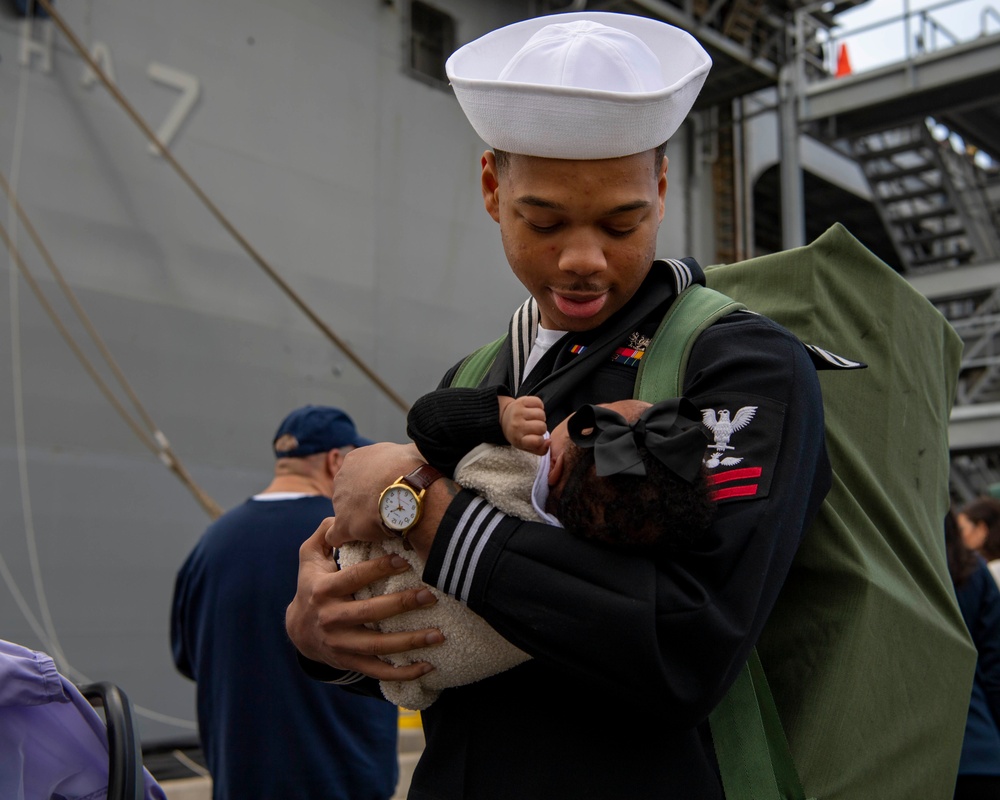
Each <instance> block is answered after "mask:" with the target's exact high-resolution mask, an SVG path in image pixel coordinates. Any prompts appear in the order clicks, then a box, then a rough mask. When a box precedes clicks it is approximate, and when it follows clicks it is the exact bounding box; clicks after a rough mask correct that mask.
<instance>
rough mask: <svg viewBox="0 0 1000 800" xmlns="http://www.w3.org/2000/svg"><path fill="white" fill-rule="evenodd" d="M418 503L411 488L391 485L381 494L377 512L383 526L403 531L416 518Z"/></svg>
mask: <svg viewBox="0 0 1000 800" xmlns="http://www.w3.org/2000/svg"><path fill="white" fill-rule="evenodd" d="M419 509H420V505H419V503H418V502H417V496H416V495H415V494H414V493H413V490H412V489H409V488H407V487H406V486H391V487H389V488H388V489H386V491H385V494H383V495H382V501H381V503H380V504H379V514H381V515H382V521H383V522H384V523H385V526H386V527H387V528H389V529H390V530H394V531H405V530H406V529H407V528H409V527H410V526H411V525H412V524H413V523H414V522H415V521H416V519H417V511H419Z"/></svg>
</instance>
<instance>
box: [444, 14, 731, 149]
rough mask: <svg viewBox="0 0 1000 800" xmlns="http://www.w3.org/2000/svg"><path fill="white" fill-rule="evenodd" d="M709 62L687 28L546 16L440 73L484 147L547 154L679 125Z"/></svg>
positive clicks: (472, 47) (641, 145) (619, 18)
mask: <svg viewBox="0 0 1000 800" xmlns="http://www.w3.org/2000/svg"><path fill="white" fill-rule="evenodd" d="M711 66H712V59H711V58H710V57H709V55H708V53H706V52H705V50H704V48H703V47H702V46H701V45H700V44H698V42H697V40H696V39H695V38H694V37H693V36H691V34H689V33H687V32H686V31H683V30H681V29H680V28H675V27H674V26H672V25H668V24H666V23H665V22H660V21H658V20H653V19H649V18H647V17H638V16H632V15H630V14H615V13H609V12H597V11H594V12H579V13H570V14H550V15H547V16H542V17H535V18H533V19H528V20H524V21H523V22H517V23H514V24H513V25H507V26H506V27H503V28H499V29H497V30H495V31H491V32H490V33H487V34H486V35H485V36H482V37H480V38H479V39H476V40H475V41H472V42H469V44H467V45H464V46H463V47H461V48H459V49H458V50H456V51H455V52H454V53H453V54H452V55H451V57H450V58H449V59H448V61H447V64H446V65H445V69H446V71H447V74H448V80H449V81H450V82H451V85H452V87H453V88H454V90H455V95H456V97H457V98H458V102H459V104H460V105H461V106H462V110H463V111H464V112H465V115H466V116H467V117H468V118H469V122H471V123H472V127H473V128H475V130H476V133H478V134H479V136H480V137H481V138H482V139H483V141H484V142H486V143H487V144H488V145H489V146H490V147H493V148H496V149H498V150H506V151H508V152H511V153H520V154H522V155H530V156H542V157H546V158H566V159H599V158H617V157H619V156H627V155H632V154H633V153H641V152H643V151H644V150H650V149H652V148H654V147H657V146H658V145H660V144H662V143H663V142H665V141H667V140H668V139H669V138H670V137H671V136H672V135H673V134H674V132H675V131H676V130H677V129H678V128H679V127H680V126H681V123H682V122H683V121H684V118H685V117H686V116H687V114H688V112H689V111H690V110H691V106H692V105H693V104H694V101H695V98H697V96H698V92H700V91H701V87H702V85H703V84H704V83H705V78H706V77H707V75H708V71H709V69H710V68H711Z"/></svg>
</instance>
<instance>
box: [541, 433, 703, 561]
mask: <svg viewBox="0 0 1000 800" xmlns="http://www.w3.org/2000/svg"><path fill="white" fill-rule="evenodd" d="M568 448H569V450H568V451H567V454H566V457H567V462H568V463H567V467H566V468H567V471H568V474H567V477H566V480H565V482H564V483H563V485H562V488H561V489H560V490H559V491H553V492H552V493H551V494H550V495H549V500H548V503H547V508H546V510H547V511H548V512H549V513H550V514H553V515H555V517H556V518H557V519H559V521H560V522H562V524H563V526H564V527H565V528H566V530H567V531H569V532H570V533H574V534H577V535H579V536H582V537H584V538H586V539H593V540H597V541H600V542H604V543H605V544H611V545H616V546H629V547H635V546H641V547H652V546H654V545H655V546H656V547H662V548H666V549H668V550H687V549H690V548H691V547H693V546H695V545H696V544H697V542H698V541H699V539H701V538H702V537H703V535H704V533H705V532H706V531H707V530H708V527H709V526H710V525H711V523H712V519H713V517H714V516H715V503H713V502H712V501H711V500H710V499H709V494H708V487H707V486H706V484H705V480H704V478H705V475H704V467H702V471H701V473H700V474H699V475H698V477H697V478H696V479H695V481H694V482H692V483H688V482H687V481H685V480H684V479H683V478H680V477H678V476H677V475H676V474H675V473H674V472H673V470H671V469H669V468H668V467H666V466H665V465H664V464H662V463H661V462H660V461H659V460H658V459H657V458H655V457H654V456H653V455H652V454H650V452H649V451H648V450H647V449H646V448H645V447H642V446H640V447H639V448H638V449H639V454H640V456H641V457H642V462H643V464H644V465H645V468H646V474H645V475H644V476H634V475H620V474H619V475H608V476H606V477H603V478H602V477H598V475H597V471H596V468H595V465H594V449H593V448H581V447H578V446H577V445H575V444H569V445H568Z"/></svg>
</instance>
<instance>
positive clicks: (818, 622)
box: [636, 224, 976, 800]
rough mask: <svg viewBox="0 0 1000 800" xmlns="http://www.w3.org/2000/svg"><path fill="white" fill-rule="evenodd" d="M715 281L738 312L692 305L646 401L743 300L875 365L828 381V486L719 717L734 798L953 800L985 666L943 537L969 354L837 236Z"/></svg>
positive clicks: (678, 379)
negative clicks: (954, 430) (956, 414)
mask: <svg viewBox="0 0 1000 800" xmlns="http://www.w3.org/2000/svg"><path fill="white" fill-rule="evenodd" d="M705 273H706V282H707V284H708V286H709V287H710V288H711V289H715V290H717V291H718V292H721V293H723V294H724V295H727V296H728V297H723V298H721V299H720V298H718V296H716V302H715V311H713V310H712V305H713V304H712V302H709V303H707V304H705V303H701V304H698V303H692V304H691V306H692V307H694V306H698V305H700V306H701V308H700V310H695V311H692V312H690V313H689V314H686V313H684V312H683V310H682V309H681V308H680V306H681V305H683V304H682V300H684V299H685V298H684V296H683V295H682V297H681V299H679V300H678V301H677V303H675V307H678V309H677V313H672V314H671V315H670V317H668V318H667V319H666V320H665V321H664V324H663V326H661V330H660V332H658V334H657V337H656V340H655V341H654V343H653V344H652V345H651V346H650V348H648V349H647V352H646V354H645V356H644V358H643V365H644V366H643V368H642V371H641V372H640V375H639V382H638V384H637V390H636V396H643V397H644V399H652V398H651V396H650V395H655V396H658V397H663V396H665V394H664V393H665V392H667V393H669V392H671V391H672V392H674V393H676V392H677V388H678V387H679V386H681V385H682V384H683V371H684V365H685V363H686V357H687V353H688V352H690V347H691V344H692V343H693V341H694V339H695V338H696V336H697V332H698V331H697V328H698V326H699V325H705V324H710V321H711V318H714V316H717V315H719V314H722V313H728V312H729V311H731V310H732V308H731V307H726V303H727V301H728V298H730V297H731V298H734V299H736V300H738V301H739V302H740V303H742V304H744V305H745V306H746V307H747V308H749V309H750V310H752V311H756V312H759V313H761V314H764V315H766V316H768V317H770V318H771V319H774V320H775V321H776V322H778V323H779V324H781V325H783V326H784V327H786V328H788V329H789V330H790V331H792V332H793V333H794V334H795V335H796V336H798V337H799V339H801V340H802V341H803V342H806V343H808V344H811V345H816V346H819V347H822V348H823V349H825V350H828V351H832V352H833V353H837V354H840V355H843V356H847V357H848V358H850V359H854V360H857V361H863V362H865V363H866V364H868V368H867V369H865V370H858V371H849V372H840V371H821V372H820V373H819V375H820V384H821V387H822V392H823V406H824V413H825V418H826V433H827V446H828V449H829V453H830V459H831V462H832V466H833V472H834V480H833V488H832V489H831V491H830V493H829V495H828V496H827V498H826V500H825V501H824V503H823V506H822V508H821V510H820V513H819V516H818V518H817V520H816V522H815V523H814V524H813V526H812V527H811V528H810V530H809V531H808V532H807V533H806V536H805V538H804V540H803V543H802V546H801V548H800V550H799V552H798V554H797V556H796V558H795V561H794V563H793V565H792V569H791V572H790V574H789V576H788V579H787V581H786V584H785V586H784V588H783V590H782V593H781V595H780V597H779V600H778V604H777V606H776V608H775V609H774V612H773V613H772V615H771V617H770V619H769V620H768V623H767V625H766V627H765V629H764V632H763V635H762V637H761V640H760V642H759V643H758V646H757V648H756V653H755V656H754V657H753V658H751V664H750V665H749V666H748V669H747V670H744V673H743V674H742V675H741V676H740V679H739V680H738V681H737V683H736V685H734V687H733V690H732V691H731V692H730V693H729V695H728V696H727V697H726V699H725V700H724V701H723V703H722V704H720V708H719V709H717V712H716V713H715V714H713V718H712V727H713V735H714V736H715V738H716V745H717V754H718V757H719V762H720V767H721V769H722V772H723V779H724V784H725V787H726V795H727V798H728V800H741V799H742V798H747V800H749V799H750V798H757V799H758V800H759V799H762V798H768V799H770V798H783V799H786V798H787V799H791V798H796V800H797V799H798V798H801V797H810V798H812V797H815V798H820V800H867V799H868V798H871V800H904V799H905V800H912V798H921V800H945V799H946V798H951V797H952V795H953V792H954V785H955V775H956V772H957V768H958V759H959V753H960V749H961V743H962V737H963V733H964V726H965V717H966V713H967V711H968V700H969V695H970V691H971V685H972V675H973V671H974V669H975V660H976V654H975V649H974V647H973V646H972V644H971V641H970V639H969V636H968V633H967V631H966V629H965V625H964V623H963V621H962V617H961V614H960V612H959V609H958V605H957V602H956V600H955V596H954V591H953V589H952V584H951V580H950V578H949V575H948V569H947V563H946V560H945V554H944V538H943V519H944V516H945V513H946V511H947V509H948V506H949V496H948V473H949V456H948V419H949V416H950V412H951V405H952V399H953V397H954V390H955V382H956V379H957V375H958V369H959V361H960V357H961V351H962V343H961V340H960V339H959V337H958V335H957V334H956V333H955V331H954V330H953V329H952V328H951V326H950V325H949V324H948V323H947V321H946V320H945V319H944V318H943V317H942V316H941V315H940V314H939V313H938V312H937V310H936V309H934V307H933V306H932V305H931V304H930V303H929V302H928V301H927V300H926V299H925V298H924V297H923V296H921V295H920V294H919V293H918V292H916V291H915V290H914V289H913V288H912V287H911V286H910V285H909V284H908V283H907V282H906V281H905V280H904V279H903V278H902V277H900V276H899V275H897V274H896V273H895V272H894V271H893V270H892V269H890V268H889V267H888V266H887V265H886V264H884V263H883V262H882V261H881V260H879V259H878V258H877V257H876V256H874V255H873V254H872V253H871V252H870V251H869V250H867V249H866V248H865V247H864V246H863V245H862V244H861V243H860V242H858V241H857V240H856V239H855V238H854V237H853V236H851V235H850V234H849V233H848V232H847V230H846V229H845V228H844V227H843V226H841V225H839V224H838V225H835V226H833V227H832V228H831V229H830V230H828V231H827V232H826V233H825V234H823V235H822V236H821V237H820V238H818V239H817V240H816V241H815V242H813V243H812V244H811V245H808V246H806V247H802V248H796V249H794V250H789V251H785V252H781V253H776V254H773V255H768V256H763V257H760V258H755V259H751V260H748V261H744V262H739V263H736V264H731V265H718V266H714V267H708V268H707V269H706V270H705ZM688 291H689V292H694V293H697V292H704V291H705V290H704V289H703V288H702V287H692V289H690V290H688ZM709 294H713V293H709ZM706 309H707V310H706ZM671 383H672V385H671ZM757 654H759V662H758V661H757V660H756V655H757ZM761 665H762V666H763V670H762V672H761V669H760V666H761ZM772 697H773V700H772ZM789 753H790V756H791V759H792V761H793V762H794V764H789V763H788V755H789ZM796 770H797V776H796ZM750 776H752V777H750ZM799 781H801V783H800V782H799Z"/></svg>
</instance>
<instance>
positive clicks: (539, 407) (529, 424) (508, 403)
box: [497, 396, 549, 456]
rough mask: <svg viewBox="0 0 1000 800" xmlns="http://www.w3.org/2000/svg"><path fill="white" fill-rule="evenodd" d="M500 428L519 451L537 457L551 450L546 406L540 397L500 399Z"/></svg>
mask: <svg viewBox="0 0 1000 800" xmlns="http://www.w3.org/2000/svg"><path fill="white" fill-rule="evenodd" d="M497 399H498V400H499V402H500V427H501V428H503V435H504V437H505V438H506V439H507V441H508V442H510V443H511V444H512V445H513V446H514V447H516V448H517V449H518V450H526V451H527V452H529V453H534V454H535V455H536V456H540V455H544V453H545V451H546V450H548V449H549V440H548V439H546V438H545V432H546V430H547V428H546V424H545V404H544V403H543V402H542V398H540V397H531V396H528V397H516V398H514V397H502V396H501V397H499V398H497Z"/></svg>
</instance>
